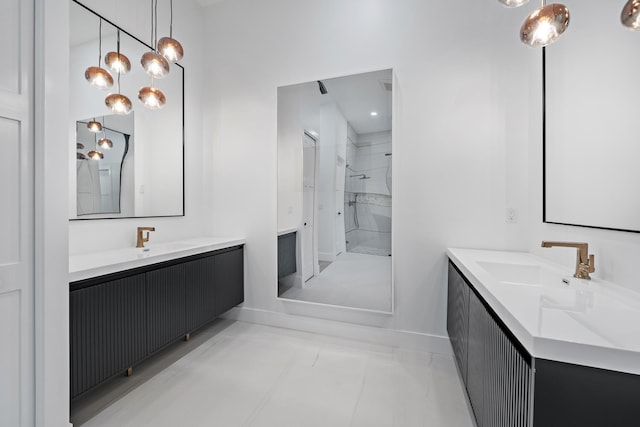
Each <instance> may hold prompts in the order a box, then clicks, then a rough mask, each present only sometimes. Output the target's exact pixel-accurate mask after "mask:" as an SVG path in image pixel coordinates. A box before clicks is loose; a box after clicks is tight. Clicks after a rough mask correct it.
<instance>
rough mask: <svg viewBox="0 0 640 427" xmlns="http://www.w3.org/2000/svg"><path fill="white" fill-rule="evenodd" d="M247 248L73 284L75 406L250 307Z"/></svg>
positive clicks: (72, 358) (71, 342)
mask: <svg viewBox="0 0 640 427" xmlns="http://www.w3.org/2000/svg"><path fill="white" fill-rule="evenodd" d="M243 258H244V256H243V247H242V246H236V247H232V248H229V249H222V250H219V251H214V252H208V253H204V254H198V255H194V256H190V257H185V258H181V259H176V260H171V261H167V262H163V263H159V264H153V265H149V266H145V267H141V268H136V269H132V270H128V271H123V272H118V273H114V274H109V275H107V276H102V277H95V278H91V279H86V280H82V281H78V282H73V283H71V284H70V293H69V310H70V313H69V314H70V325H69V327H70V363H71V366H70V368H71V378H70V380H71V399H72V401H73V400H74V399H76V398H78V397H80V396H81V395H82V394H84V393H85V392H87V391H89V390H91V389H93V388H95V387H96V386H98V385H100V384H102V383H104V382H105V381H108V380H109V379H111V378H113V377H115V376H117V375H123V374H124V373H125V372H126V371H127V370H128V369H129V368H131V367H133V366H134V365H137V364H139V363H141V362H142V361H144V360H145V359H146V358H148V357H149V356H151V355H152V354H154V353H157V352H158V351H160V350H162V349H163V348H164V347H166V346H167V345H169V344H171V343H173V342H175V341H177V340H179V339H181V338H182V337H184V336H186V335H187V334H189V333H191V332H193V331H195V330H196V329H198V328H200V327H202V326H203V325H205V324H207V323H209V322H210V321H212V320H213V319H215V317H216V316H218V315H219V314H221V313H223V312H224V311H227V310H228V309H230V308H232V307H234V306H236V305H238V304H240V303H241V302H243V300H244V275H243V274H244V273H243V270H244V264H243Z"/></svg>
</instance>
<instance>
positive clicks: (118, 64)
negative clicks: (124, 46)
mask: <svg viewBox="0 0 640 427" xmlns="http://www.w3.org/2000/svg"><path fill="white" fill-rule="evenodd" d="M117 37H118V41H117V47H118V49H117V52H109V53H107V55H106V56H105V57H104V62H105V64H107V66H108V67H109V68H110V69H111V71H113V72H114V73H120V74H127V73H128V72H129V71H131V62H130V61H129V58H127V57H126V56H125V55H123V54H122V53H120V30H119V29H118V36H117Z"/></svg>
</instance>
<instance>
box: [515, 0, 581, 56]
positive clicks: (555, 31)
mask: <svg viewBox="0 0 640 427" xmlns="http://www.w3.org/2000/svg"><path fill="white" fill-rule="evenodd" d="M568 26H569V9H567V7H566V6H565V5H563V4H559V3H552V4H549V5H545V1H544V0H542V7H541V8H540V9H538V10H536V11H534V12H533V13H531V14H530V15H529V16H528V17H527V19H525V20H524V23H523V24H522V28H521V29H520V40H522V42H523V43H524V44H526V45H528V46H531V47H542V46H546V45H548V44H551V43H553V42H555V41H556V40H557V39H558V38H559V37H560V36H561V35H562V33H564V31H565V30H566V29H567V27H568Z"/></svg>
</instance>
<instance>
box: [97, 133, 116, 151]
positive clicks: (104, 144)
mask: <svg viewBox="0 0 640 427" xmlns="http://www.w3.org/2000/svg"><path fill="white" fill-rule="evenodd" d="M98 147H100V148H102V149H103V150H111V149H112V148H113V141H111V140H110V139H109V138H107V137H106V136H105V137H104V138H100V139H99V140H98Z"/></svg>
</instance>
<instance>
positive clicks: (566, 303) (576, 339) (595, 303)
mask: <svg viewBox="0 0 640 427" xmlns="http://www.w3.org/2000/svg"><path fill="white" fill-rule="evenodd" d="M447 255H448V256H449V258H450V259H451V261H453V263H454V264H455V265H456V266H457V267H458V269H459V270H460V271H461V272H462V273H463V274H464V275H465V276H466V277H467V279H468V280H469V281H470V282H471V283H472V284H473V286H474V287H475V288H476V290H477V291H478V293H479V294H480V295H482V297H483V298H484V299H485V300H486V302H487V303H488V304H489V305H490V306H491V307H492V308H493V310H494V311H495V312H496V313H497V315H498V316H499V317H500V318H501V319H502V321H503V322H504V323H505V324H506V326H507V327H508V328H509V329H510V330H511V331H512V332H513V334H514V335H515V336H516V338H518V340H519V341H520V342H521V343H522V345H524V347H525V348H526V349H527V350H528V351H529V353H530V354H531V355H532V356H534V357H536V358H543V359H550V360H557V361H561V362H567V363H574V364H580V365H586V366H592V367H596V368H603V369H610V370H615V371H621V372H628V373H633V374H640V293H638V292H634V291H633V290H630V289H627V288H624V287H621V286H618V285H615V284H613V283H609V282H605V281H603V280H599V279H596V278H592V280H582V279H576V278H574V277H573V276H572V275H573V268H570V267H562V266H559V265H557V264H554V263H551V262H549V261H547V260H544V259H542V258H539V257H536V256H534V255H532V254H529V253H525V252H502V251H488V250H476V249H448V250H447ZM596 268H597V263H596ZM563 279H565V282H568V284H567V283H563Z"/></svg>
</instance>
